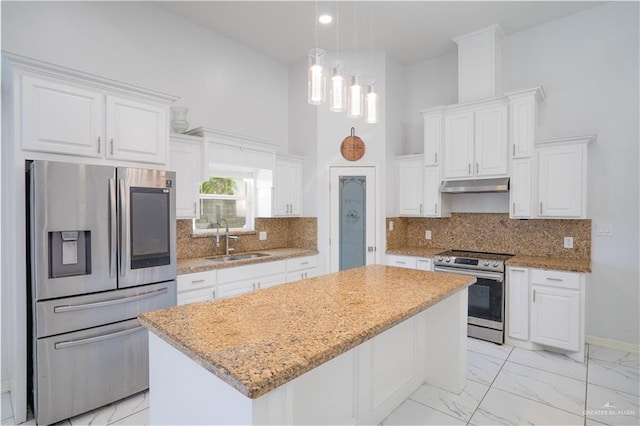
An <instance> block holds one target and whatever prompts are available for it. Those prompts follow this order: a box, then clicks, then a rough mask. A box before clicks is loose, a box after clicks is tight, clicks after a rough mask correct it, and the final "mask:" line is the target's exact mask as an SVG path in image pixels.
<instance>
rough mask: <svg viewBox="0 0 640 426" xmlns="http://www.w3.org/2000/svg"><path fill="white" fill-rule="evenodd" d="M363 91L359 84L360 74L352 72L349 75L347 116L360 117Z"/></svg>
mask: <svg viewBox="0 0 640 426" xmlns="http://www.w3.org/2000/svg"><path fill="white" fill-rule="evenodd" d="M363 98H364V97H363V92H362V84H360V74H358V73H353V74H351V75H350V76H349V98H348V100H347V101H348V105H347V115H348V116H349V118H360V117H362V113H363V111H362V110H363V108H362V107H363V105H362V104H363V100H364V99H363Z"/></svg>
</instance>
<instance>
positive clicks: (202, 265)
mask: <svg viewBox="0 0 640 426" xmlns="http://www.w3.org/2000/svg"><path fill="white" fill-rule="evenodd" d="M252 253H253V252H252ZM255 253H268V254H270V256H265V257H257V258H254V259H242V260H233V261H229V262H213V261H211V260H207V258H204V257H195V258H192V259H178V267H177V272H178V275H182V274H190V273H193V272H203V271H210V270H212V269H222V268H231V267H234V266H242V265H250V264H253V263H262V262H273V261H275V260H283V259H291V258H293V257H302V256H313V255H316V254H318V250H307V249H299V248H280V249H271V250H259V251H256V252H255ZM241 254H243V253H231V255H230V256H233V255H241ZM207 257H209V256H207ZM214 257H224V256H214Z"/></svg>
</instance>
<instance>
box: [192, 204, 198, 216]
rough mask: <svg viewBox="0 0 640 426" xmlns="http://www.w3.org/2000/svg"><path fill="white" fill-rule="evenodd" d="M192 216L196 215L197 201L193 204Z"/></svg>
mask: <svg viewBox="0 0 640 426" xmlns="http://www.w3.org/2000/svg"><path fill="white" fill-rule="evenodd" d="M193 214H195V215H197V214H198V202H197V201H194V202H193Z"/></svg>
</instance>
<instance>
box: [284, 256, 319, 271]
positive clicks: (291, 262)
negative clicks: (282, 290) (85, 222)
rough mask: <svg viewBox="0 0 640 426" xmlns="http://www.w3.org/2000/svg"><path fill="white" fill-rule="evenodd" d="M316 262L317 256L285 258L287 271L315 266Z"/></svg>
mask: <svg viewBox="0 0 640 426" xmlns="http://www.w3.org/2000/svg"><path fill="white" fill-rule="evenodd" d="M317 263H318V256H306V257H296V258H293V259H287V272H291V271H299V270H302V269H309V268H315V267H316V266H317Z"/></svg>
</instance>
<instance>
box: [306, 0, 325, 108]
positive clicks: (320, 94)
mask: <svg viewBox="0 0 640 426" xmlns="http://www.w3.org/2000/svg"><path fill="white" fill-rule="evenodd" d="M315 29H316V47H315V48H313V49H311V50H309V55H308V56H307V61H308V64H307V65H308V67H309V69H308V72H307V102H309V103H310V104H311V105H322V104H323V103H324V100H325V96H326V87H325V80H326V79H325V74H324V58H325V51H324V49H320V48H318V1H317V0H316V18H315Z"/></svg>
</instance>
